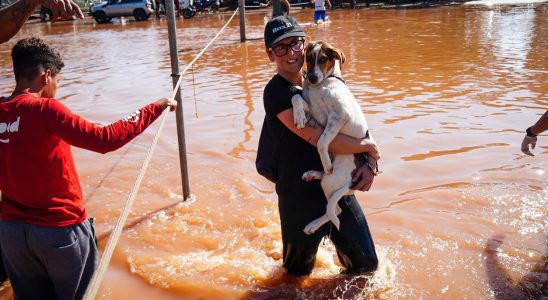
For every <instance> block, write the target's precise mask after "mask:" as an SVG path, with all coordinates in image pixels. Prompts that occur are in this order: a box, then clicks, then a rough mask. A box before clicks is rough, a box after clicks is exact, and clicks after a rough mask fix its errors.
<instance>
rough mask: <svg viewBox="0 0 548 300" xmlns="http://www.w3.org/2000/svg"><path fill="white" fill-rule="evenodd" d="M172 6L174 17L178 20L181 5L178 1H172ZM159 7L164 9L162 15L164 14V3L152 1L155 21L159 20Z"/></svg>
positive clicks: (163, 0) (159, 0) (162, 1)
mask: <svg viewBox="0 0 548 300" xmlns="http://www.w3.org/2000/svg"><path fill="white" fill-rule="evenodd" d="M173 4H175V16H176V17H177V18H179V17H180V16H181V4H180V3H179V0H173ZM160 5H161V6H163V7H164V13H165V11H166V1H165V0H154V14H155V15H156V19H159V18H160Z"/></svg>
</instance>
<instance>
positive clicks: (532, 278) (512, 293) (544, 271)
mask: <svg viewBox="0 0 548 300" xmlns="http://www.w3.org/2000/svg"><path fill="white" fill-rule="evenodd" d="M503 240H504V236H503V235H494V236H493V237H491V238H490V239H489V240H488V241H487V244H486V246H485V250H484V252H485V255H486V259H487V260H486V268H487V277H488V281H489V286H491V289H492V290H493V293H494V296H495V299H497V300H503V299H546V297H548V237H546V239H545V243H546V253H545V255H544V256H543V257H542V259H541V260H540V261H539V262H538V263H537V264H536V265H535V267H534V268H533V269H532V270H530V271H529V273H528V274H527V275H525V276H523V277H522V278H521V279H519V280H513V279H512V277H510V274H508V271H507V270H506V269H505V268H504V266H502V264H501V263H500V261H499V260H498V258H497V252H498V249H499V247H500V245H502V242H503Z"/></svg>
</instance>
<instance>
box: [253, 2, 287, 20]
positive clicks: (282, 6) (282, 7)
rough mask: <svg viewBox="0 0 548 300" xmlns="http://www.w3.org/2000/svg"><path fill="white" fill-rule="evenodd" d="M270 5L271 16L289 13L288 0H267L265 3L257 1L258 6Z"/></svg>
mask: <svg viewBox="0 0 548 300" xmlns="http://www.w3.org/2000/svg"><path fill="white" fill-rule="evenodd" d="M271 5H272V18H275V17H278V16H287V15H289V8H290V7H291V4H289V1H288V0H268V2H267V3H260V2H259V7H269V6H271Z"/></svg>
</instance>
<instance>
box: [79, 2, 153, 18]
mask: <svg viewBox="0 0 548 300" xmlns="http://www.w3.org/2000/svg"><path fill="white" fill-rule="evenodd" d="M153 13H154V10H153V9H152V3H151V2H150V0H108V1H103V2H101V3H98V4H95V5H93V6H92V7H91V9H90V14H91V16H92V17H93V18H94V19H95V21H97V23H108V22H110V20H111V19H112V18H114V17H128V16H133V17H134V18H135V20H137V21H144V20H147V19H148V18H149V17H150V15H151V14H153Z"/></svg>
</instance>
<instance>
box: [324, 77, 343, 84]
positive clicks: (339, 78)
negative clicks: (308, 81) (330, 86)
mask: <svg viewBox="0 0 548 300" xmlns="http://www.w3.org/2000/svg"><path fill="white" fill-rule="evenodd" d="M327 77H333V78H337V79H338V80H340V81H342V83H344V84H346V81H344V79H342V78H341V77H339V76H335V75H329V76H327Z"/></svg>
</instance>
